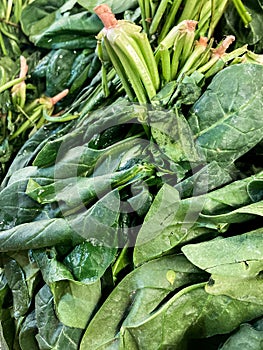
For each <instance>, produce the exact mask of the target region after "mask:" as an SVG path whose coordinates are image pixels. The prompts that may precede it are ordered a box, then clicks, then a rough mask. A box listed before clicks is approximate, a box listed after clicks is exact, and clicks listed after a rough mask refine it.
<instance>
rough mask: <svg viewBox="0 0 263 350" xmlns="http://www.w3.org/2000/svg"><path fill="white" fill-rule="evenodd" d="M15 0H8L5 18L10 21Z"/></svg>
mask: <svg viewBox="0 0 263 350" xmlns="http://www.w3.org/2000/svg"><path fill="white" fill-rule="evenodd" d="M12 6H13V0H8V2H7V8H6V15H5V20H6V21H7V22H8V21H9V20H10V16H11V12H12Z"/></svg>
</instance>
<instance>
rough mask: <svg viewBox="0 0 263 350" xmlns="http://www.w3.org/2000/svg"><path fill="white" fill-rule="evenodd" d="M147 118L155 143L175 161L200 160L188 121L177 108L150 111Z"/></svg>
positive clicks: (196, 161)
mask: <svg viewBox="0 0 263 350" xmlns="http://www.w3.org/2000/svg"><path fill="white" fill-rule="evenodd" d="M149 120H150V122H149V123H150V126H151V134H152V137H153V139H154V141H155V143H157V145H158V146H159V147H160V149H161V150H162V152H163V153H165V154H166V156H168V157H169V158H170V159H172V160H173V161H174V162H175V163H178V162H184V161H185V162H191V163H200V162H201V161H202V158H203V157H202V154H199V152H198V149H196V147H195V144H194V137H193V133H192V131H191V129H190V127H189V125H188V122H187V121H186V119H185V117H184V116H183V114H182V113H181V112H180V111H179V110H178V109H174V110H158V109H157V110H155V111H150V112H149Z"/></svg>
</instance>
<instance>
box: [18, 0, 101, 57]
mask: <svg viewBox="0 0 263 350" xmlns="http://www.w3.org/2000/svg"><path fill="white" fill-rule="evenodd" d="M75 3H76V0H68V1H66V2H65V1H61V0H60V1H51V2H50V1H49V2H47V1H46V0H36V1H34V2H33V3H31V4H30V5H28V6H26V7H25V9H24V11H23V12H22V18H21V23H22V29H23V31H24V32H25V33H26V34H27V35H28V36H29V38H30V40H31V41H32V42H33V43H34V44H35V45H37V46H40V47H44V48H49V49H58V48H63V49H72V50H76V49H81V48H95V47H96V39H95V35H96V34H97V33H98V32H99V31H100V30H101V29H102V23H101V21H100V20H99V19H98V17H97V16H96V15H95V14H92V13H89V12H87V11H83V10H81V11H82V12H79V13H76V11H74V5H75Z"/></svg>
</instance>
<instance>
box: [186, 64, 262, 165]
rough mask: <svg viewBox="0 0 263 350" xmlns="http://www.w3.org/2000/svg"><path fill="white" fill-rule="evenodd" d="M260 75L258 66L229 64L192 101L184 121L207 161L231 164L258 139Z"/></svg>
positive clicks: (260, 104)
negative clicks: (196, 99)
mask: <svg viewBox="0 0 263 350" xmlns="http://www.w3.org/2000/svg"><path fill="white" fill-rule="evenodd" d="M262 78H263V67H262V66H261V65H257V64H240V65H238V64H237V65H233V66H230V67H228V68H226V69H223V70H222V71H221V72H219V73H218V74H217V75H216V76H215V77H214V78H213V80H212V82H211V84H210V85H209V86H208V88H207V90H206V91H205V93H204V94H203V95H202V96H201V98H200V99H199V100H198V101H197V102H196V103H195V104H194V106H193V108H192V113H191V115H190V117H189V119H188V122H189V125H190V127H191V129H192V132H193V133H194V135H195V139H196V143H197V145H198V146H199V147H200V148H201V150H202V151H203V154H204V155H205V158H206V160H207V162H211V161H213V160H216V161H217V162H218V163H219V164H224V163H225V164H227V163H232V162H234V161H235V160H236V159H238V158H239V157H241V156H242V155H243V154H245V153H246V152H248V151H249V150H250V149H251V148H253V147H254V146H255V145H256V144H258V143H259V142H260V141H261V140H262V128H263V121H262V118H261V117H260V116H261V113H258V111H262V100H263V96H262V94H263V92H262V89H261V81H262ZM248 81H250V82H251V84H250V85H249V89H248V86H247V82H248Z"/></svg>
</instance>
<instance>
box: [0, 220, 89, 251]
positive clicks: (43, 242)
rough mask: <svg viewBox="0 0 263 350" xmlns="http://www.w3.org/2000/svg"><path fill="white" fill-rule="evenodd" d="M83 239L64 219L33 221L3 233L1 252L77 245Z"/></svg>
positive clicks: (0, 245) (0, 236)
mask: <svg viewBox="0 0 263 350" xmlns="http://www.w3.org/2000/svg"><path fill="white" fill-rule="evenodd" d="M82 240H83V239H81V238H80V236H79V235H77V234H76V233H75V232H74V231H73V230H72V228H71V227H70V225H69V223H68V222H67V221H66V220H64V219H62V218H54V219H45V220H39V221H35V222H34V221H32V222H28V223H24V224H21V225H17V226H14V227H12V228H10V229H7V230H4V231H1V235H0V242H1V244H0V247H1V248H0V251H1V252H6V251H16V250H20V248H21V247H23V249H24V250H26V249H37V248H42V247H49V246H53V245H56V244H59V243H64V244H69V245H71V244H77V243H80V242H82Z"/></svg>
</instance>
